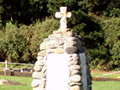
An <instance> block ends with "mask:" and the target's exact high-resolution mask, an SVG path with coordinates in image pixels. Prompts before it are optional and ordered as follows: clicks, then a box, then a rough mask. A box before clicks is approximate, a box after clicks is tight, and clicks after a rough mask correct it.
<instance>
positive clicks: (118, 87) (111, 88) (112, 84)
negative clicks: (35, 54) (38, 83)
mask: <svg viewBox="0 0 120 90" xmlns="http://www.w3.org/2000/svg"><path fill="white" fill-rule="evenodd" d="M0 79H7V80H14V81H17V82H20V83H22V84H25V86H15V85H3V86H0V90H32V87H31V82H32V78H31V77H16V76H0ZM92 83H93V84H92V90H120V82H119V81H93V82H92Z"/></svg>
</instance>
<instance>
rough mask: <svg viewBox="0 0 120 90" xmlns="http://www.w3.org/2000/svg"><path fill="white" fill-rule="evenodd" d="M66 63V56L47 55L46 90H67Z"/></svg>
mask: <svg viewBox="0 0 120 90" xmlns="http://www.w3.org/2000/svg"><path fill="white" fill-rule="evenodd" d="M68 63H69V57H68V56H67V55H66V54H48V55H47V65H46V66H47V73H46V90H68V81H69V75H68V72H69V68H68Z"/></svg>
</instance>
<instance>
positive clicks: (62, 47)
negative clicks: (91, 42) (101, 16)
mask: <svg viewBox="0 0 120 90" xmlns="http://www.w3.org/2000/svg"><path fill="white" fill-rule="evenodd" d="M60 9H61V12H62V11H63V12H62V13H64V12H65V13H64V14H66V7H61V8H60ZM59 14H60V13H58V12H57V14H56V15H58V17H62V16H60V15H59ZM70 14H71V13H69V14H68V13H67V15H68V16H69V17H70V16H71V15H70ZM62 15H63V14H62ZM67 15H66V16H65V17H66V18H67ZM65 17H64V18H65ZM64 21H65V23H67V22H66V19H64ZM60 23H62V21H60ZM62 25H63V24H62ZM65 25H66V24H65ZM63 29H64V30H63ZM64 53H66V54H68V55H69V58H70V60H69V66H68V67H69V82H68V87H69V90H92V89H91V75H90V67H89V58H88V56H87V51H86V48H85V46H84V43H83V41H82V39H81V37H79V36H78V35H76V33H74V32H73V31H72V30H71V29H68V28H66V26H65V27H63V28H61V27H60V28H59V29H58V30H57V31H54V32H53V33H52V34H51V35H49V36H48V38H46V39H44V41H43V43H41V45H40V52H39V53H38V56H37V61H36V63H35V66H34V73H33V75H32V77H33V81H32V87H33V90H45V88H46V71H47V68H46V60H47V59H46V56H47V54H64ZM80 53H85V57H86V72H87V75H86V78H87V86H86V89H84V88H83V84H84V82H82V67H81V61H82V60H80V59H81V58H80V55H79V54H80Z"/></svg>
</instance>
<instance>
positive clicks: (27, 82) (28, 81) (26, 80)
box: [0, 75, 32, 90]
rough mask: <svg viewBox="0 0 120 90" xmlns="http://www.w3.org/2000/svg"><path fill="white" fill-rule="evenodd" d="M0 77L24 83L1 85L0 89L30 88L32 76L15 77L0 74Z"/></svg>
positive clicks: (17, 89)
mask: <svg viewBox="0 0 120 90" xmlns="http://www.w3.org/2000/svg"><path fill="white" fill-rule="evenodd" d="M0 79H7V80H13V81H17V82H20V83H22V84H25V86H17V85H16V86H15V85H1V86H0V90H32V87H31V82H32V78H30V77H16V76H1V75H0Z"/></svg>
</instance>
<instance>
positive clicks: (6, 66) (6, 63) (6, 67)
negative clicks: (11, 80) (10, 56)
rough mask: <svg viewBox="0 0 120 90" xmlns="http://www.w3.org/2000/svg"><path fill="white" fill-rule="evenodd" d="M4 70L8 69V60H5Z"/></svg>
mask: <svg viewBox="0 0 120 90" xmlns="http://www.w3.org/2000/svg"><path fill="white" fill-rule="evenodd" d="M5 70H8V61H7V60H5Z"/></svg>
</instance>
